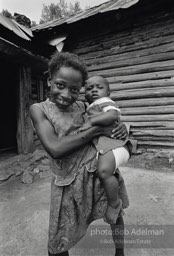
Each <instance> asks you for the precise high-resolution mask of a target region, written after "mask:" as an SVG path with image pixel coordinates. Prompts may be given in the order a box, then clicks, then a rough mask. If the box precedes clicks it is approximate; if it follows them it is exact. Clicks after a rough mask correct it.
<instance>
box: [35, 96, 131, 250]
mask: <svg viewBox="0 0 174 256" xmlns="http://www.w3.org/2000/svg"><path fill="white" fill-rule="evenodd" d="M34 105H35V106H37V107H38V108H40V109H41V110H42V111H43V112H44V114H45V115H46V117H47V118H48V120H49V121H50V122H51V124H52V125H53V127H54V129H55V132H56V134H57V136H58V137H59V138H60V137H63V136H67V135H73V134H76V133H77V131H78V129H79V128H80V127H81V126H82V124H83V122H84V114H85V107H84V104H83V103H82V102H78V101H77V102H75V103H74V104H73V105H71V106H70V107H69V108H68V109H66V111H64V112H62V110H60V109H58V107H57V106H56V105H55V104H54V103H53V102H51V101H45V102H41V103H36V104H34ZM96 153H97V152H96V149H95V147H94V146H93V144H92V143H88V144H86V145H85V146H83V147H81V148H80V149H78V150H76V151H74V152H73V153H72V154H69V155H67V156H65V157H63V158H61V159H53V158H52V157H51V156H49V160H50V167H51V171H52V182H51V203H50V222H49V241H48V251H49V252H50V253H53V254H56V253H60V252H63V251H66V250H69V249H70V248H71V247H73V246H74V245H75V244H76V243H77V242H78V241H79V240H80V239H81V238H82V237H83V236H84V235H85V233H86V231H87V228H88V225H89V224H90V223H91V222H92V221H94V220H96V219H100V218H102V217H104V215H105V211H106V208H107V198H106V194H105V192H104V189H103V187H102V185H101V183H100V181H99V178H98V177H97V174H96ZM116 175H117V177H118V180H119V187H120V190H119V196H120V198H121V200H122V203H123V208H126V207H128V205H129V201H128V196H127V192H126V188H125V184H124V180H123V178H122V177H121V175H120V173H119V171H117V173H116Z"/></svg>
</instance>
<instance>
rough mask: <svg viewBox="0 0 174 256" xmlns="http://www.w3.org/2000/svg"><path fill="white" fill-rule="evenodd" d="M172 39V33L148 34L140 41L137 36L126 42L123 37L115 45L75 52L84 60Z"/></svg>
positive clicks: (170, 41)
mask: <svg viewBox="0 0 174 256" xmlns="http://www.w3.org/2000/svg"><path fill="white" fill-rule="evenodd" d="M136 38H137V37H136ZM127 39H128V38H127ZM173 40H174V38H173V35H171V34H169V35H167V36H158V37H157V38H150V35H149V37H148V38H147V39H146V40H144V41H142V39H139V38H138V39H137V42H135V38H130V39H129V41H128V42H127V43H125V42H124V39H123V40H122V41H121V42H118V41H117V40H116V44H115V46H114V44H113V43H112V45H111V47H106V48H103V49H100V48H101V47H100V48H97V49H96V50H94V51H92V50H91V49H90V50H89V52H84V53H83V54H82V53H80V52H78V51H75V53H77V54H79V55H80V56H81V57H82V58H83V59H84V60H90V59H91V58H95V57H96V58H97V57H106V56H108V55H112V54H121V53H130V52H133V51H139V50H145V49H146V50H147V49H148V48H152V47H158V46H160V45H163V44H168V43H172V42H173ZM73 52H74V51H73Z"/></svg>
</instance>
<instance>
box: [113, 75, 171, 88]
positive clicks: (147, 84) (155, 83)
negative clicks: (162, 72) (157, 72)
mask: <svg viewBox="0 0 174 256" xmlns="http://www.w3.org/2000/svg"><path fill="white" fill-rule="evenodd" d="M169 86H174V78H173V77H172V78H169V79H158V80H148V81H140V82H136V83H114V84H111V85H110V91H122V90H129V89H142V88H152V87H169Z"/></svg>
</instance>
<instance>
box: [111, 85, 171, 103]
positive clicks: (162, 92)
mask: <svg viewBox="0 0 174 256" xmlns="http://www.w3.org/2000/svg"><path fill="white" fill-rule="evenodd" d="M166 96H168V97H172V96H174V87H168V88H165V87H159V88H158V87H157V88H148V89H138V90H126V91H123V92H122V91H119V92H112V94H111V97H112V99H114V100H123V99H125V100H127V99H140V98H143V99H144V98H154V97H166Z"/></svg>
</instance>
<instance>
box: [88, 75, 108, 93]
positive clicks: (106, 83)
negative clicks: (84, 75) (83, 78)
mask: <svg viewBox="0 0 174 256" xmlns="http://www.w3.org/2000/svg"><path fill="white" fill-rule="evenodd" d="M95 77H96V78H100V79H102V80H103V81H104V83H105V85H106V86H107V89H108V91H110V86H109V81H108V80H107V79H106V78H104V77H102V76H90V77H89V78H88V80H89V79H91V78H95Z"/></svg>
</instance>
